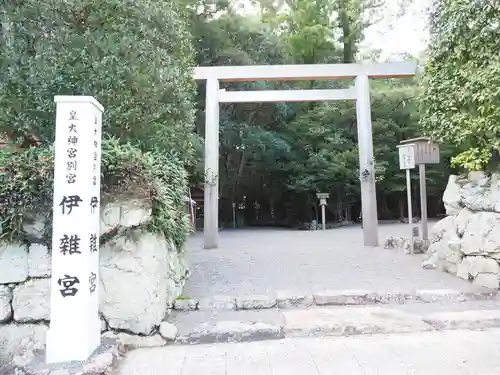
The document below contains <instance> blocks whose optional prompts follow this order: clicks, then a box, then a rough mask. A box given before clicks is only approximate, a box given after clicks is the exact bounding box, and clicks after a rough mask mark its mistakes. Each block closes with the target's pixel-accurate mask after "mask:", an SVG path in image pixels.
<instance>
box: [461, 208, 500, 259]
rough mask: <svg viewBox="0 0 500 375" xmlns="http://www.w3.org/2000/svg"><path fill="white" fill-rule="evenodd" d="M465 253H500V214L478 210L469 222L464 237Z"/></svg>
mask: <svg viewBox="0 0 500 375" xmlns="http://www.w3.org/2000/svg"><path fill="white" fill-rule="evenodd" d="M462 252H463V253H464V254H465V255H488V254H491V253H500V214H498V213H496V212H477V213H476V214H475V215H473V216H472V217H471V218H470V219H469V222H468V224H467V228H466V230H465V232H464V235H463V237H462Z"/></svg>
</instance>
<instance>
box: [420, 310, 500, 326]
mask: <svg viewBox="0 0 500 375" xmlns="http://www.w3.org/2000/svg"><path fill="white" fill-rule="evenodd" d="M423 320H424V321H425V322H426V323H428V324H430V325H432V326H433V327H435V328H437V329H443V330H444V329H486V328H492V327H500V311H499V310H477V311H459V312H444V313H434V314H429V315H427V316H425V317H424V318H423Z"/></svg>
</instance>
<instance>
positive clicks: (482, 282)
mask: <svg viewBox="0 0 500 375" xmlns="http://www.w3.org/2000/svg"><path fill="white" fill-rule="evenodd" d="M472 283H473V284H474V285H477V286H483V287H485V288H491V289H498V287H499V285H500V275H498V274H497V273H480V274H478V275H477V276H476V277H475V278H474V280H473V281H472Z"/></svg>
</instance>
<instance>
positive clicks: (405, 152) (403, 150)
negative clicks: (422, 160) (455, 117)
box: [398, 144, 415, 254]
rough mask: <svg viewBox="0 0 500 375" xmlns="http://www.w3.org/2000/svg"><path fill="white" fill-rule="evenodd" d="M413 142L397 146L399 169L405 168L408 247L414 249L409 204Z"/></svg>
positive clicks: (411, 215)
mask: <svg viewBox="0 0 500 375" xmlns="http://www.w3.org/2000/svg"><path fill="white" fill-rule="evenodd" d="M413 146H414V145H413V144H406V145H400V146H398V148H399V169H405V170H406V195H407V199H408V225H409V228H410V230H409V232H410V246H411V247H410V249H411V253H412V254H413V253H414V251H415V248H414V244H413V212H412V204H411V175H410V169H413V168H415V149H414V147H413Z"/></svg>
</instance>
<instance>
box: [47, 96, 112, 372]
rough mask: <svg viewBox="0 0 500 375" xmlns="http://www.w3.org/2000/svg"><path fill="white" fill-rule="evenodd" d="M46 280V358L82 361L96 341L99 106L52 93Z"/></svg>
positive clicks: (89, 99) (98, 334) (88, 100)
mask: <svg viewBox="0 0 500 375" xmlns="http://www.w3.org/2000/svg"><path fill="white" fill-rule="evenodd" d="M55 102H56V139H55V156H54V205H53V229H52V283H51V301H50V328H49V330H48V332H47V353H46V354H47V358H46V360H47V363H57V362H66V361H83V360H86V359H87V358H88V357H89V356H90V355H91V354H92V353H93V352H94V350H95V349H96V348H97V347H98V346H99V345H100V342H101V332H100V320H99V296H98V289H99V218H100V212H99V209H100V181H101V170H100V169H101V168H100V166H101V126H102V112H103V107H102V105H101V104H100V103H99V102H98V101H97V100H96V99H94V98H93V97H90V96H56V97H55Z"/></svg>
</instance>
